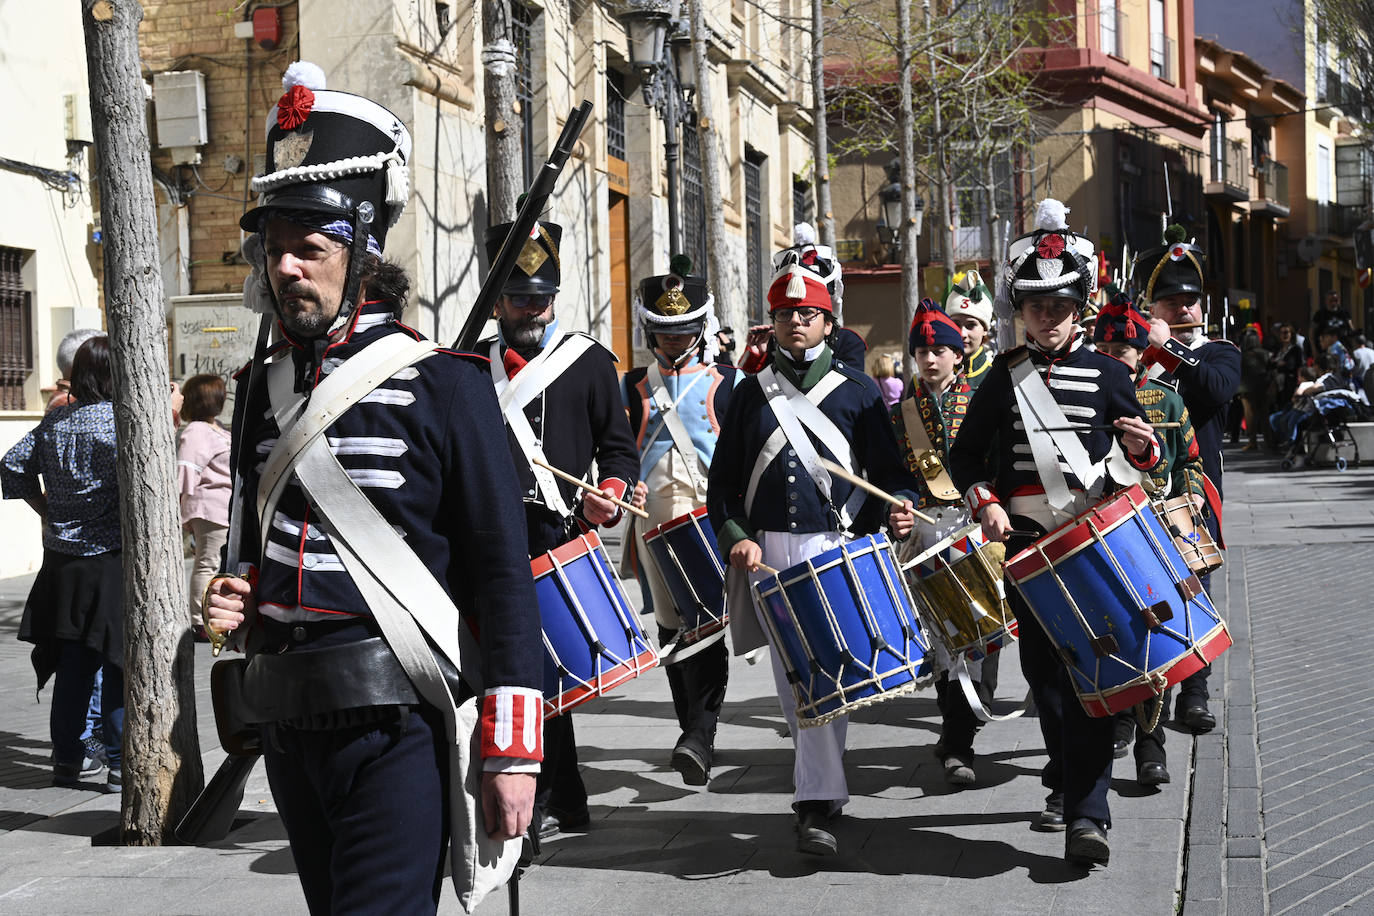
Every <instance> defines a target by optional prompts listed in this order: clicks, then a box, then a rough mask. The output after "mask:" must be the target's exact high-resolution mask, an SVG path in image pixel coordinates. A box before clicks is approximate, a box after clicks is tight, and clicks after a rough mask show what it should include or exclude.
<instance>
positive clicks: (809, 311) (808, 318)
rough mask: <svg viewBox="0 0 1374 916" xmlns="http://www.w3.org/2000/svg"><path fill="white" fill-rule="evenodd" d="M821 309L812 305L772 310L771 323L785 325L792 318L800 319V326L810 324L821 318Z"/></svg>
mask: <svg viewBox="0 0 1374 916" xmlns="http://www.w3.org/2000/svg"><path fill="white" fill-rule="evenodd" d="M823 311H824V310H823V309H818V308H816V307H815V306H814V305H804V306H802V307H800V308H781V309H774V310H773V321H774V322H775V323H777V324H787V323H788V322H789V321H791V320H792V318H793V316H795V317H797V318H800V319H801V323H802V324H810V323H811V322H813V321H815V320H816V319H817V318H819V317H821V313H822V312H823Z"/></svg>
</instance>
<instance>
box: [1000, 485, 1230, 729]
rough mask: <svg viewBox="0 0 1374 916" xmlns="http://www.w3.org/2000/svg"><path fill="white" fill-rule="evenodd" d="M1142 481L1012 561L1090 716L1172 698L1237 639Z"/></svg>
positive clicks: (1015, 577) (1012, 574) (1014, 576)
mask: <svg viewBox="0 0 1374 916" xmlns="http://www.w3.org/2000/svg"><path fill="white" fill-rule="evenodd" d="M1149 506H1150V504H1149V499H1148V498H1147V497H1146V496H1145V492H1144V491H1143V490H1142V489H1141V488H1140V487H1139V486H1132V487H1129V488H1127V489H1125V490H1122V491H1121V492H1119V493H1117V494H1115V495H1113V496H1111V497H1109V498H1108V499H1106V500H1104V501H1103V502H1101V503H1099V504H1098V505H1096V506H1093V507H1092V508H1090V509H1088V510H1087V511H1085V512H1083V513H1081V514H1080V515H1078V516H1077V517H1076V518H1074V519H1073V520H1072V521H1070V522H1067V523H1065V524H1064V525H1061V526H1060V527H1059V528H1056V529H1055V530H1054V531H1052V532H1050V533H1049V534H1046V535H1044V536H1043V537H1041V538H1039V539H1038V540H1036V541H1035V542H1034V543H1032V544H1031V545H1030V546H1029V547H1027V548H1026V549H1025V550H1022V551H1021V552H1020V553H1018V554H1017V555H1016V556H1015V557H1013V558H1012V559H1011V561H1010V562H1009V563H1007V576H1008V577H1009V578H1010V579H1011V580H1012V582H1013V583H1015V585H1016V587H1017V589H1018V590H1019V591H1020V592H1021V595H1022V597H1023V598H1025V599H1026V604H1028V605H1029V606H1030V609H1031V611H1033V612H1034V613H1035V616H1036V618H1037V619H1038V620H1039V621H1040V623H1041V625H1042V626H1043V627H1044V628H1045V632H1046V633H1047V634H1048V635H1049V637H1050V639H1051V640H1052V641H1053V642H1054V643H1055V645H1056V647H1057V648H1058V650H1059V653H1060V655H1061V657H1062V658H1063V659H1064V662H1065V664H1066V665H1067V666H1068V670H1069V673H1070V675H1071V676H1072V678H1073V682H1074V688H1075V690H1076V691H1077V693H1078V698H1079V700H1080V701H1081V702H1082V704H1083V708H1084V709H1085V710H1086V711H1087V713H1088V715H1090V716H1109V715H1112V714H1114V713H1117V712H1120V711H1121V710H1123V709H1129V708H1130V707H1132V706H1134V705H1135V704H1137V703H1139V702H1141V701H1142V700H1146V699H1149V698H1151V697H1159V696H1163V694H1164V692H1165V691H1166V690H1168V689H1169V688H1170V687H1172V686H1173V685H1175V684H1177V683H1179V682H1180V681H1182V680H1183V679H1184V678H1186V677H1188V675H1190V674H1192V673H1193V672H1195V671H1197V670H1198V669H1200V668H1202V667H1203V666H1204V665H1206V664H1208V663H1210V662H1211V661H1212V660H1213V659H1215V658H1216V657H1217V656H1218V655H1220V654H1221V653H1222V652H1224V651H1226V649H1228V648H1229V647H1230V645H1231V634H1230V633H1229V632H1228V631H1227V629H1226V624H1225V623H1223V622H1222V620H1221V618H1220V616H1218V615H1217V612H1216V609H1215V608H1214V607H1213V606H1212V601H1211V599H1210V598H1208V597H1207V593H1206V592H1205V591H1204V590H1203V588H1202V584H1201V583H1200V582H1199V581H1198V578H1197V575H1196V574H1194V573H1193V572H1192V571H1191V570H1189V568H1188V566H1187V564H1186V563H1185V562H1184V560H1183V557H1182V556H1180V555H1179V552H1178V549H1177V548H1176V547H1175V546H1174V542H1173V539H1172V538H1170V537H1169V534H1168V532H1166V531H1165V530H1164V526H1163V525H1161V524H1160V522H1159V519H1158V518H1157V517H1156V515H1155V513H1154V512H1153V511H1152V510H1151V509H1150V507H1149Z"/></svg>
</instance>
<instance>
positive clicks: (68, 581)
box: [0, 335, 124, 792]
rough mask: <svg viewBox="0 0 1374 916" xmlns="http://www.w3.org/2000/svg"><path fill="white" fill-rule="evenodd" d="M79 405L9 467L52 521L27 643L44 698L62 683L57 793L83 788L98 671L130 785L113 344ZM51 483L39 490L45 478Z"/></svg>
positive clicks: (11, 490)
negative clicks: (125, 754)
mask: <svg viewBox="0 0 1374 916" xmlns="http://www.w3.org/2000/svg"><path fill="white" fill-rule="evenodd" d="M71 395H72V397H73V398H74V399H75V400H74V401H73V402H72V403H70V404H65V405H62V406H60V407H57V408H55V409H53V410H52V411H50V412H49V413H47V414H46V415H45V416H44V417H43V419H42V421H40V422H39V424H38V426H37V427H35V428H34V430H33V431H32V432H30V433H29V434H28V435H26V436H25V437H24V438H23V439H21V440H19V442H18V443H17V444H16V445H15V446H14V448H12V449H10V451H9V452H8V453H7V454H6V455H5V457H4V459H3V461H0V487H3V492H4V498H6V499H23V500H24V501H25V502H27V503H28V504H29V506H31V507H32V508H33V510H34V511H35V512H37V513H38V514H39V516H40V517H42V518H43V519H44V521H45V522H46V525H45V530H44V533H43V565H42V567H41V568H40V569H39V571H38V577H37V578H36V579H35V580H34V583H33V588H32V589H31V590H30V592H29V598H28V602H27V603H26V604H25V606H24V616H23V620H22V622H21V623H20V625H19V638H20V640H22V641H24V642H30V643H33V644H34V650H33V665H34V672H35V673H36V674H37V676H38V686H39V688H40V689H42V687H43V685H44V684H46V683H47V681H48V679H49V678H52V677H54V676H55V680H54V684H53V697H52V711H51V713H50V719H49V728H50V730H51V733H52V743H53V777H52V778H53V785H57V786H67V787H70V786H75V785H77V784H79V782H80V778H81V774H82V769H83V760H84V758H85V747H84V746H83V745H82V741H81V732H82V728H83V727H84V725H85V719H86V709H87V706H88V705H89V702H90V697H91V690H92V687H93V685H94V681H95V676H96V672H97V671H100V672H101V673H102V677H103V680H104V689H103V690H102V691H101V719H102V725H103V729H102V731H103V735H102V738H103V740H104V744H105V755H106V759H107V761H108V762H109V767H110V772H109V776H108V777H107V780H106V784H105V785H106V791H109V792H118V791H119V790H120V787H121V784H122V776H123V771H122V766H121V764H122V758H121V748H122V744H123V732H124V569H123V563H122V560H121V552H120V548H121V542H120V534H119V483H118V480H117V478H116V476H115V423H114V404H113V403H112V400H113V398H114V379H113V376H112V374H111V371H110V345H109V341H108V340H107V339H106V338H105V337H104V336H103V335H101V336H98V337H93V338H91V339H90V340H87V341H86V342H85V343H83V344H82V345H81V347H80V348H79V349H78V350H77V351H76V355H75V357H74V359H73V362H72V384H71ZM40 477H41V478H42V483H41V484H40V482H39V479H40Z"/></svg>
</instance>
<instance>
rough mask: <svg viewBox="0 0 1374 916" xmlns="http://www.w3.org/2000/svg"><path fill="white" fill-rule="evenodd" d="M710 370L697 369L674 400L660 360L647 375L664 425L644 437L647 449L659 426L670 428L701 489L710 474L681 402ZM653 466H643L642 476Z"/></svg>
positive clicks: (650, 368) (680, 453) (677, 446)
mask: <svg viewBox="0 0 1374 916" xmlns="http://www.w3.org/2000/svg"><path fill="white" fill-rule="evenodd" d="M707 374H708V373H707V372H705V371H702V372H697V373H695V374H694V375H693V377H692V380H691V381H690V382H688V383H687V385H686V387H684V388H682V389H681V390H680V391H678V395H677V398H676V399H675V400H674V399H673V398H672V396H671V395H670V394H669V393H668V386H667V384H666V383H665V382H664V381H663V373H662V371H660V369H659V367H658V361H657V360H655V361H654V364H653V365H652V366H650V367H649V372H648V374H647V375H646V379H647V381H648V383H649V397H650V399H652V400H653V402H654V406H655V407H657V408H658V418H659V423H660V425H659V426H658V427H655V428H654V430H653V431H652V433H651V434H650V435H647V436H645V437H644V446H645V450H646V451H647V450H648V446H649V444H650V443H651V442H653V441H654V439H655V438H657V437H658V431H659V429H667V430H668V435H669V436H671V437H672V440H673V448H675V449H677V452H678V454H679V455H680V456H681V457H682V463H683V464H684V465H685V466H686V468H687V473H688V475H690V476H691V478H692V486H693V487H695V488H696V489H697V491H698V492H700V491H702V490H705V489H706V475H705V474H704V473H703V467H702V461H701V456H700V455H699V454H698V453H697V448H696V445H695V444H694V443H693V442H692V437H691V435H690V434H688V432H687V427H686V425H685V424H683V422H682V417H681V416H680V415H679V414H678V410H677V405H679V404H681V403H682V402H683V401H685V400H686V399H687V395H689V394H691V392H692V389H694V388H696V386H697V383H698V382H700V381H701V380H702V379H703V378H705V377H706V376H707ZM678 381H679V382H681V381H682V376H680V375H679V376H678ZM648 471H649V469H648V468H646V467H640V469H639V477H640V479H641V480H643V479H645V478H646V477H647V476H648Z"/></svg>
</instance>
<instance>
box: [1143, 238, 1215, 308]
mask: <svg viewBox="0 0 1374 916" xmlns="http://www.w3.org/2000/svg"><path fill="white" fill-rule="evenodd" d="M1187 237H1188V230H1186V229H1184V228H1183V227H1182V226H1180V225H1178V224H1177V223H1174V224H1173V225H1171V226H1169V227H1168V228H1167V229H1165V230H1164V244H1163V245H1160V246H1159V247H1158V248H1150V249H1148V250H1146V251H1142V252H1140V254H1138V255H1136V256H1135V267H1134V268H1133V269H1132V271H1131V276H1132V278H1134V279H1135V281H1136V282H1137V283H1139V284H1141V287H1140V298H1141V299H1142V300H1143V301H1145V302H1156V301H1158V300H1160V299H1163V298H1164V297H1165V296H1173V295H1175V294H1177V293H1198V294H1201V292H1202V265H1203V264H1204V262H1206V260H1207V254H1206V252H1204V251H1203V250H1202V249H1201V248H1199V247H1197V246H1196V245H1194V244H1193V243H1192V242H1188V241H1185V239H1186V238H1187Z"/></svg>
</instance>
